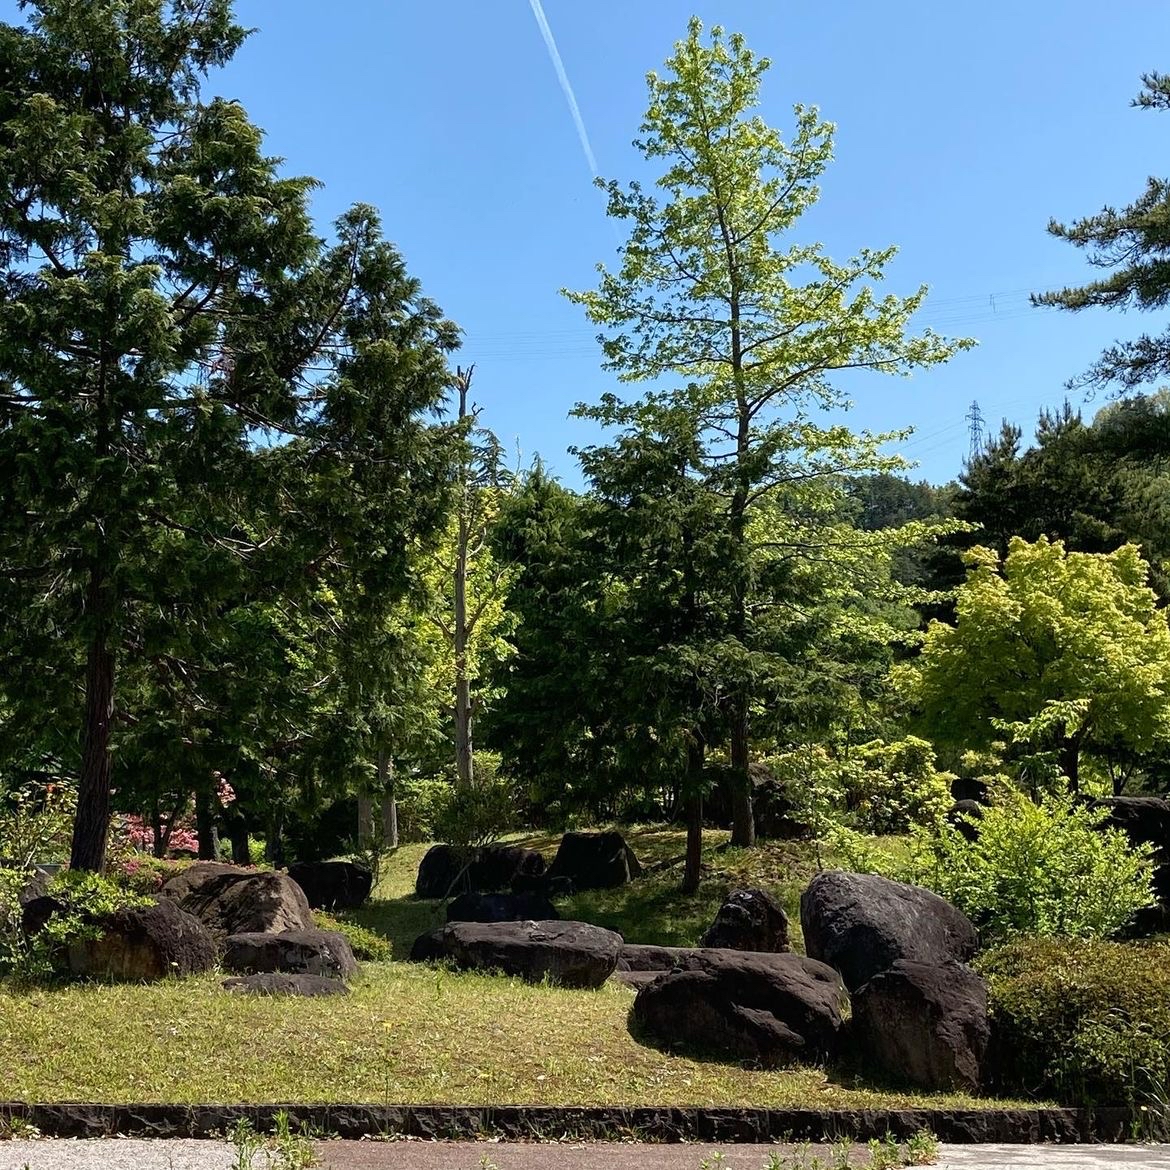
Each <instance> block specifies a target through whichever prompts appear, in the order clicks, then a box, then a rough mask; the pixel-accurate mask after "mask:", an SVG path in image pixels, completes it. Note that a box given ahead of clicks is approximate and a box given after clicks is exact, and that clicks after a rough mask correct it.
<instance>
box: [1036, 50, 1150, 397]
mask: <svg viewBox="0 0 1170 1170" xmlns="http://www.w3.org/2000/svg"><path fill="white" fill-rule="evenodd" d="M1133 105H1135V106H1137V107H1138V108H1140V109H1147V110H1162V111H1165V110H1170V85H1168V83H1167V78H1166V76H1165V75H1164V74H1160V73H1147V74H1145V75H1144V76H1143V77H1142V90H1141V92H1140V93H1139V94H1138V96H1137V98H1136V99H1135V100H1134V102H1133ZM1168 222H1170V181H1167V180H1166V179H1159V178H1156V177H1151V178H1149V179H1147V180H1146V187H1145V190H1144V191H1143V192H1142V194H1141V195H1140V196H1139V197H1138V198H1137V199H1136V200H1135V201H1134V202H1133V203H1131V204H1130V205H1129V206H1128V207H1123V208H1120V209H1118V208H1114V207H1108V206H1107V207H1104V208H1103V209H1102V210H1101V211H1099V212H1097V213H1096V214H1095V215H1090V216H1088V217H1086V218H1085V219H1081V220H1077V221H1076V222H1074V223H1071V224H1062V223H1058V222H1057V221H1056V220H1052V221H1051V222H1050V223H1049V224H1048V230H1049V232H1050V233H1051V234H1052V235H1054V236H1056V237H1057V238H1058V239H1062V240H1067V241H1068V242H1069V243H1070V244H1072V245H1073V246H1074V247H1077V248H1084V249H1085V250H1086V251H1087V252H1088V254H1089V261H1090V263H1091V264H1093V265H1094V266H1095V267H1097V268H1106V269H1112V272H1110V273H1109V275H1107V276H1103V277H1102V278H1101V279H1099V280H1095V281H1092V282H1091V283H1089V284H1087V285H1084V286H1083V287H1080V288H1063V289H1059V290H1057V291H1054V292H1047V293H1042V294H1040V295H1039V296H1034V297H1033V298H1032V299H1033V303H1035V304H1040V305H1053V306H1056V307H1058V308H1062V309H1069V310H1072V311H1074V312H1076V311H1079V310H1081V309H1085V308H1088V307H1090V306H1101V307H1104V308H1110V309H1122V310H1125V309H1127V308H1138V309H1161V308H1163V307H1164V306H1165V304H1166V299H1167V296H1168V295H1170V281H1168V278H1167V274H1166V262H1165V255H1166V227H1167V223H1168ZM1167 374H1170V333H1162V334H1160V335H1158V336H1150V335H1149V334H1143V335H1142V336H1141V337H1138V338H1136V339H1135V340H1133V341H1126V342H1118V343H1115V344H1114V345H1112V346H1110V347H1109V348H1108V349H1107V350H1106V351H1105V352H1104V353H1103V354H1102V355H1101V357H1100V358H1099V359H1098V360H1097V361H1096V362H1095V363H1094V364H1093V365H1092V366H1091V367H1090V368H1089V370H1088V371H1087V372H1086V373H1085V374H1083V375H1082V376H1081V377H1079V378H1077V379H1075V380H1074V381H1073V383H1072V384H1073V385H1076V386H1088V387H1105V386H1111V385H1114V384H1116V385H1119V386H1121V387H1122V389H1123V390H1132V389H1134V388H1136V387H1138V386H1141V385H1143V384H1144V383H1147V382H1152V381H1156V380H1157V379H1159V378H1164V377H1165V376H1166V375H1167Z"/></svg>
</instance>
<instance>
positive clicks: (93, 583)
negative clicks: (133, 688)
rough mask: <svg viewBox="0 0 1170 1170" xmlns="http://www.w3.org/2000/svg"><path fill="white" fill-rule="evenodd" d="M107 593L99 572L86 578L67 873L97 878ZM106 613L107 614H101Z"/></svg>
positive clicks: (106, 815)
mask: <svg viewBox="0 0 1170 1170" xmlns="http://www.w3.org/2000/svg"><path fill="white" fill-rule="evenodd" d="M108 602H109V598H108V593H107V589H106V586H105V580H104V575H103V574H102V572H101V571H100V570H99V569H96V568H95V569H93V570H92V571H91V572H90V578H89V588H88V590H87V605H88V607H89V611H90V615H91V617H92V618H93V620H94V622H95V627H94V632H93V635H92V637H91V639H90V644H89V654H88V657H87V660H86V668H85V723H84V725H83V728H82V739H81V778H80V783H79V785H78V789H77V815H76V817H75V818H74V821H73V844H72V848H71V850H70V853H69V868H70V869H81V870H90V871H92V872H93V873H100V872H101V870H102V867H103V866H104V865H105V862H106V840H107V838H108V837H109V832H110V726H111V724H112V722H113V718H114V654H113V651H112V650H111V649H110V645H109V641H110V621H109V616H108V609H107V607H108ZM103 611H105V612H103Z"/></svg>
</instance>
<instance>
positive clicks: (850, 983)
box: [800, 870, 979, 991]
mask: <svg viewBox="0 0 1170 1170" xmlns="http://www.w3.org/2000/svg"><path fill="white" fill-rule="evenodd" d="M800 923H801V926H802V927H803V929H804V946H805V950H806V951H807V952H808V954H809V956H810V957H811V958H814V959H819V960H820V961H821V962H823V963H828V964H829V966H830V967H834V968H836V969H837V970H838V971H840V972H841V977H842V978H843V979H844V980H845V986H846V987H848V988H849V990H850V991H853V990H855V989H856V988H858V987H860V986H861V985H862V984H863V983H865V982H866V981H867V980H869V979H871V978H872V977H873V976H874V975H876V974H877V973H878V972H879V971H884V970H886V968H887V967H892V966H893V965H894V964H895V963H896V962H897V961H898V960H899V959H910V960H913V961H915V962H919V963H928V964H932V965H935V966H937V965H939V964H942V963H945V962H946V961H947V960H948V959H954V960H956V961H957V962H960V963H965V962H966V961H967V960H968V959H970V958H972V957H973V956H974V954H975V952H976V950H978V946H979V940H978V936H977V935H976V933H975V928H974V927H973V926H972V925H971V923H970V922H969V921H968V919H967V917H966V916H965V915H964V914H963V913H961V912H960V911H959V910H956V909H955V907H954V906H952V905H951V904H950V903H949V902H947V901H944V900H943V899H942V898H940V897H939V896H938V895H937V894H935V893H932V892H931V891H930V890H924V889H922V887H921V886H910V885H906V884H905V883H903V882H895V881H891V880H890V879H889V878H884V877H879V876H878V875H877V874H868V873H865V874H863V873H843V872H841V871H839V870H829V871H827V872H825V873H819V874H817V876H816V877H815V878H813V880H812V881H811V882H810V883H809V886H808V889H806V890H805V891H804V893H803V894H802V895H801V899H800Z"/></svg>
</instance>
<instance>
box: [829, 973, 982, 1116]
mask: <svg viewBox="0 0 1170 1170" xmlns="http://www.w3.org/2000/svg"><path fill="white" fill-rule="evenodd" d="M850 1029H851V1040H852V1050H853V1054H854V1055H855V1057H856V1059H857V1060H858V1061H859V1062H860V1064H861V1066H862V1068H863V1069H864V1070H865V1071H866V1072H867V1073H871V1074H875V1075H877V1076H879V1077H882V1078H884V1079H886V1080H889V1081H893V1082H897V1083H900V1084H904V1085H909V1086H912V1087H914V1088H916V1089H926V1090H929V1091H931V1092H936V1091H938V1092H942V1091H961V1092H968V1093H974V1092H977V1091H978V1090H979V1087H980V1084H981V1082H982V1080H983V1065H984V1058H985V1057H986V1055H987V1044H988V1040H989V1038H990V1026H989V1023H988V1018H987V985H986V984H985V983H984V982H983V980H982V979H981V978H980V977H979V976H978V975H977V974H975V972H974V971H972V970H971V969H970V967H966V966H963V965H962V964H960V963H955V962H948V963H943V964H941V965H938V966H935V965H933V964H927V963H916V962H912V961H908V960H906V959H899V960H898V961H897V962H896V963H894V965H893V966H892V967H890V968H889V969H888V970H885V971H882V972H880V973H879V974H877V975H875V976H874V977H873V978H872V979H870V980H869V982H867V983H866V984H864V985H863V986H862V987H860V988H858V990H857V991H855V992H854V993H853V1019H852V1023H851V1024H850Z"/></svg>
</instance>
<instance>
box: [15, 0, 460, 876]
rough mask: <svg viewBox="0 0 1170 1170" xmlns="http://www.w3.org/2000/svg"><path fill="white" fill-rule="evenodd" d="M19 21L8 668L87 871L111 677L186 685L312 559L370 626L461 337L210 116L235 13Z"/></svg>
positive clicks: (53, 6)
mask: <svg viewBox="0 0 1170 1170" xmlns="http://www.w3.org/2000/svg"><path fill="white" fill-rule="evenodd" d="M26 7H27V8H28V9H29V19H28V21H27V23H26V24H25V25H23V26H12V25H0V476H3V479H4V481H5V483H6V485H7V491H6V493H5V496H4V499H3V502H2V503H0V590H2V592H3V596H2V597H0V602H2V604H3V608H4V612H5V613H6V615H9V616H10V620H7V621H6V623H5V628H4V630H3V631H2V633H0V640H2V642H3V646H2V647H0V650H2V651H3V654H4V658H5V661H6V669H7V671H8V680H7V681H8V688H7V689H8V691H9V694H11V693H12V690H13V688H12V680H13V678H15V677H16V676H17V672H21V671H26V672H30V673H33V674H34V675H36V674H39V675H42V676H53V675H57V674H59V675H60V676H61V679H62V680H63V681H64V682H65V686H64V687H61V686H60V685H58V683H57V681H56V680H54V682H53V683H51V684H49V685H46V686H45V687H43V688H42V691H43V692H44V694H45V696H46V698H47V699H51V700H52V706H51V707H50V708H49V710H48V711H43V712H42V714H43V715H44V716H46V717H49V718H52V719H53V720H54V721H55V722H57V723H58V724H60V725H61V726H63V727H65V728H69V727H74V728H76V730H77V731H78V733H79V740H80V750H79V752H78V753H77V755H78V756H79V759H77V758H76V757H75V766H76V771H77V773H78V774H79V777H80V799H79V806H78V814H77V820H76V826H75V832H74V840H73V851H72V864H73V865H74V866H75V867H76V868H81V869H98V868H100V867H101V865H102V863H103V858H104V851H105V844H106V836H107V831H108V824H109V815H110V788H111V759H112V757H111V742H112V736H113V734H114V730H115V723H116V720H117V717H118V716H117V695H118V688H119V678H120V677H121V676H122V673H123V671H124V670H125V669H127V668H130V667H132V666H134V665H136V664H141V663H144V662H147V661H151V662H154V663H155V664H159V663H163V664H166V663H167V661H168V656H169V666H167V667H166V670H167V671H168V672H169V675H170V677H171V678H172V679H173V680H177V685H179V686H180V687H182V688H186V687H188V686H189V685H190V683H191V679H192V677H193V675H192V672H191V670H190V669H189V668H188V665H189V664H188V661H187V660H188V659H194V660H196V661H197V660H198V658H199V653H198V647H196V646H194V645H193V644H192V643H193V642H199V641H200V640H201V639H204V638H206V637H208V636H211V637H214V631H213V630H212V627H214V626H215V625H216V624H217V623H219V622H221V621H222V620H223V619H224V617H225V615H226V614H228V613H229V612H232V611H234V610H236V609H237V608H238V605H239V604H241V603H244V604H247V603H248V602H250V601H254V600H255V598H256V595H257V593H258V592H260V593H262V591H263V589H265V588H279V585H280V583H281V582H284V583H287V582H288V581H290V580H291V579H293V578H294V577H296V576H297V575H298V574H299V576H300V577H301V578H302V579H310V580H311V579H312V578H313V577H314V576H315V575H316V574H317V573H319V572H322V571H324V569H323V566H324V564H325V562H326V561H331V563H332V565H333V566H334V571H333V573H332V574H331V575H332V579H333V580H334V581H335V582H340V583H343V584H344V586H345V587H346V589H347V600H348V601H349V602H350V609H351V612H354V613H356V612H358V609H359V608H360V607H358V606H357V605H356V603H355V602H354V599H355V598H357V597H359V596H366V597H369V596H371V595H372V593H371V590H372V589H374V588H376V587H377V586H378V585H379V583H380V582H381V581H382V580H384V579H385V576H386V573H387V572H389V571H391V570H392V569H393V568H394V566H395V565H398V564H400V563H401V562H402V560H403V552H402V549H401V547H399V546H400V545H401V543H402V542H401V541H400V540H399V541H395V540H394V539H387V538H386V535H385V533H380V532H379V525H378V523H377V520H376V517H375V515H374V507H375V505H376V507H377V510H378V511H379V512H380V513H381V514H382V515H383V517H384V515H385V513H386V504H387V500H388V498H390V496H392V495H393V494H394V493H395V492H397V493H399V495H400V494H401V492H402V491H403V489H405V488H409V487H411V486H412V485H413V469H412V468H411V467H410V466H409V463H410V462H411V460H412V459H413V458H414V456H415V454H418V453H419V450H420V443H421V440H420V439H419V433H418V431H417V428H416V427H415V426H414V425H413V420H416V419H417V415H418V412H419V411H425V410H427V409H432V408H434V407H435V405H436V404H437V402H438V401H439V396H440V394H441V390H442V385H443V379H444V377H445V368H444V361H443V352H444V350H445V349H446V348H448V347H450V345H452V344H453V343H454V331H453V327H450V326H449V325H447V324H446V323H445V322H443V321H442V319H441V317H440V316H439V315H438V313H437V311H435V310H434V308H433V306H430V305H429V304H428V303H425V302H423V301H422V300H421V298H420V297H419V296H418V291H417V286H416V285H415V284H414V283H413V282H411V281H410V280H409V278H407V277H406V275H405V273H404V271H403V266H402V263H401V261H400V259H399V258H398V257H397V255H396V254H395V253H394V251H393V249H391V248H390V246H389V245H388V244H386V243H385V242H384V241H383V240H382V239H381V237H380V233H379V228H378V223H377V217H376V216H375V215H374V214H373V213H372V211H371V210H370V209H369V208H357V209H355V210H354V211H353V212H351V213H349V214H347V215H346V216H345V217H343V219H342V221H341V222H340V225H339V240H338V243H337V245H336V246H335V247H332V248H326V247H325V246H324V244H323V243H322V241H321V240H320V239H319V238H318V237H317V236H316V235H315V233H314V232H313V230H312V226H311V223H310V219H309V215H308V210H307V196H308V194H309V192H310V190H311V189H312V187H313V186H314V183H313V182H312V181H311V180H309V179H303V178H282V177H281V176H280V174H279V172H278V162H279V160H276V159H273V158H270V157H267V156H266V155H264V154H263V152H262V139H261V134H260V132H259V131H258V130H257V129H256V127H254V126H253V125H252V124H251V123H250V122H249V121H248V118H247V116H246V114H245V112H244V110H243V109H242V108H241V107H240V106H239V105H238V104H237V103H235V102H231V101H225V100H222V99H219V98H213V99H211V100H208V101H204V100H202V98H201V97H200V86H201V82H202V80H203V78H204V76H205V75H206V74H207V73H208V71H209V70H210V69H212V68H214V67H216V66H220V65H223V64H224V63H226V62H227V61H228V60H229V59H230V58H231V56H232V55H233V53H234V52H235V51H236V49H237V48H238V47H239V45H240V44H241V42H242V41H243V39H244V36H245V32H244V30H243V29H242V28H241V27H240V26H239V25H238V24H237V23H236V22H235V20H234V19H233V14H232V6H231V3H230V0H141V2H140V0H136V2H134V3H128V2H126V0H102V2H101V3H95V4H76V3H72V2H70V0H33V2H31V3H30V4H28V5H27V6H26ZM404 321H405V324H404V323H403V322H404ZM376 386H381V387H382V389H381V391H380V392H379V393H376V394H371V388H372V387H376ZM396 425H405V432H404V433H405V434H406V436H407V441H406V442H404V443H403V444H401V445H400V446H399V447H398V448H397V449H396V451H395V454H398V455H401V454H407V456H408V457H407V459H406V460H405V462H400V461H398V460H396V459H394V458H387V455H388V454H389V452H387V451H386V450H384V449H383V447H384V444H385V441H386V436H387V434H390V433H392V428H393V427H394V426H396ZM388 428H389V429H388ZM274 439H275V440H278V442H276V444H275V445H273V440H274ZM290 440H292V441H291V442H290ZM258 442H259V443H260V446H261V448H265V447H266V449H262V450H258V449H257V445H258ZM422 445H423V446H425V444H422ZM428 458H429V456H427V455H426V454H425V453H423V454H422V462H421V463H420V464H419V467H418V468H417V470H418V472H419V479H420V481H421V482H422V483H424V484H425V482H426V481H427V478H428V476H427V472H426V470H425V468H426V464H427V460H428ZM444 474H445V472H444ZM306 476H307V478H306ZM432 478H434V477H432ZM438 478H439V479H441V478H442V476H439V477H438ZM419 498H421V492H420V497H419ZM258 499H262V500H263V501H264V503H263V504H262V505H261V504H258V502H257V501H258ZM409 510H410V509H408V511H409ZM264 517H267V519H268V521H269V522H271V523H273V524H276V525H277V527H278V529H279V532H280V534H281V535H280V537H279V539H276V538H274V537H273V533H272V532H270V531H265V530H264V527H263V524H264ZM322 534H326V537H327V539H326V540H325V541H324V544H323V542H322ZM363 545H364V546H365V547H367V548H372V549H380V550H382V555H381V556H379V555H373V556H369V555H366V554H365V553H364V552H363V551H362V550H363ZM196 631H198V633H195V632H196ZM179 647H182V649H183V651H184V652H179V653H176V649H177V648H179ZM39 651H44V655H43V656H41V657H38V658H33V657H32V656H33V655H36V654H38V652H39ZM217 665H219V666H222V663H217ZM79 673H80V674H81V675H82V678H81V679H78V674H79ZM77 682H80V686H78V687H77V690H79V691H80V692H81V693H82V695H83V699H82V706H83V710H82V717H81V719H80V720H77V721H75V720H74V719H73V717H72V711H71V709H70V705H69V704H70V700H71V698H72V694H73V693H74V692H73V688H74V686H75V685H76V683H77ZM25 714H27V712H25ZM65 740H66V737H64V736H62V737H59V738H58V743H59V744H63V743H64V742H65ZM60 750H61V751H62V753H63V754H68V748H67V747H62V748H61V749H60Z"/></svg>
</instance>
